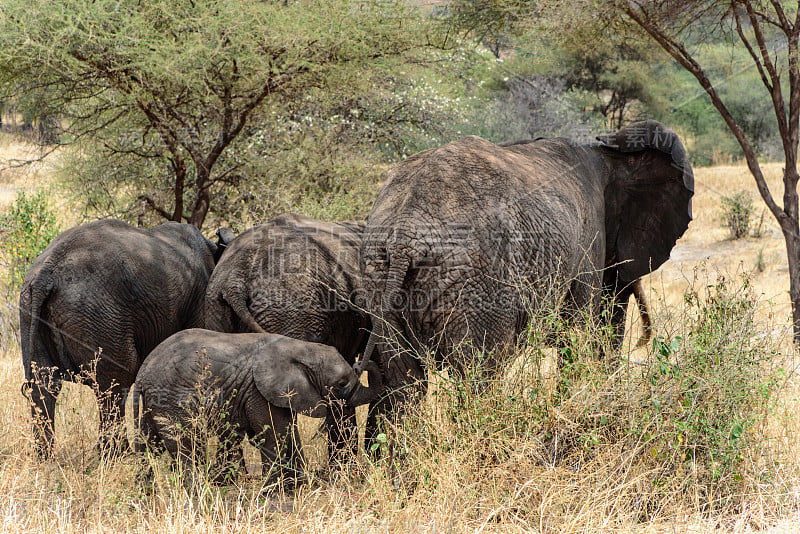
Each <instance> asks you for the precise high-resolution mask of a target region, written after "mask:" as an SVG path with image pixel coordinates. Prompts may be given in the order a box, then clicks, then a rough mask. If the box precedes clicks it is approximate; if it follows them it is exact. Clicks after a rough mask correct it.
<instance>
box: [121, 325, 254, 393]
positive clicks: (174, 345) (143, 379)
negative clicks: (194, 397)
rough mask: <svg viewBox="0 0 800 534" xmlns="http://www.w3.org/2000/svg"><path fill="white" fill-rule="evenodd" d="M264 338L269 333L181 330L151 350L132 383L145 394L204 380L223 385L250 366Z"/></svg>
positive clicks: (186, 385)
mask: <svg viewBox="0 0 800 534" xmlns="http://www.w3.org/2000/svg"><path fill="white" fill-rule="evenodd" d="M265 336H270V334H256V333H242V334H231V333H224V332H216V331H212V330H205V329H201V328H190V329H187V330H181V331H180V332H176V333H175V334H173V335H171V336H170V337H168V338H167V339H165V340H164V341H162V342H161V343H159V344H158V346H156V348H155V349H153V350H152V352H151V353H150V355H149V356H148V357H147V358H146V359H145V361H144V363H143V364H142V366H141V368H140V369H139V373H138V375H137V377H136V382H137V383H139V385H140V387H142V388H143V390H145V391H147V390H148V389H152V388H153V387H160V386H162V385H171V386H175V387H190V386H191V385H192V384H194V383H196V382H198V381H199V380H206V379H207V380H211V382H214V383H217V382H218V385H223V386H224V385H225V384H226V383H228V382H231V381H233V380H234V379H235V378H236V376H237V375H238V374H240V373H241V372H245V370H246V369H249V368H250V367H251V366H252V361H251V360H252V354H253V353H254V352H255V351H256V349H257V348H258V346H259V344H260V343H264V339H265ZM209 385H214V384H209Z"/></svg>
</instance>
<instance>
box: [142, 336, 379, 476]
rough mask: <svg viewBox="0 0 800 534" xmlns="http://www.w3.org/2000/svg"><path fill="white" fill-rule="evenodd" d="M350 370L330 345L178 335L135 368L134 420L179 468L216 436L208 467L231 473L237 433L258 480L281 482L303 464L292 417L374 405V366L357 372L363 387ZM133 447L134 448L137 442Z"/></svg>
mask: <svg viewBox="0 0 800 534" xmlns="http://www.w3.org/2000/svg"><path fill="white" fill-rule="evenodd" d="M359 365H360V364H356V366H355V370H354V368H353V367H350V365H349V364H348V363H347V362H346V361H345V360H344V358H343V357H342V356H341V355H340V354H339V353H338V352H337V351H336V349H334V348H333V347H330V346H327V345H321V344H319V343H311V342H308V341H300V340H297V339H292V338H288V337H285V336H281V335H278V334H262V333H243V334H230V333H222V332H213V331H210V330H202V329H190V330H184V331H182V332H178V333H177V334H174V335H173V336H171V337H170V338H168V339H167V340H166V341H164V342H163V343H161V344H160V345H158V346H157V347H156V348H155V349H154V350H153V352H151V353H150V355H149V356H148V357H147V359H146V360H145V362H144V364H143V365H142V367H141V369H140V370H139V374H138V375H137V377H136V385H135V387H134V390H133V391H134V397H133V399H134V418H135V420H136V422H137V424H138V425H139V429H140V432H141V435H142V437H143V438H144V439H145V440H146V441H147V442H148V443H150V444H152V445H159V444H163V446H164V447H166V449H167V450H168V451H169V453H170V454H171V455H172V457H173V458H176V459H180V460H182V461H183V462H184V463H185V464H186V463H187V462H188V465H191V464H192V463H193V462H194V460H193V458H198V457H200V458H202V457H203V456H204V454H205V450H206V443H207V439H208V438H210V437H217V438H218V440H219V441H218V448H217V467H228V466H230V467H234V468H236V469H241V467H242V464H243V461H242V449H241V441H242V438H243V437H244V436H246V437H247V438H249V439H250V441H251V443H253V445H255V446H256V447H257V448H258V449H259V450H260V452H261V460H262V472H263V474H264V476H265V477H266V478H267V482H275V481H277V480H283V481H285V482H286V483H287V484H288V485H291V484H292V482H293V481H297V480H298V479H301V478H302V467H303V457H302V453H301V451H300V449H299V448H298V447H299V444H300V439H299V435H298V432H297V425H296V424H295V423H296V417H295V416H296V414H298V413H303V414H305V415H309V416H311V417H324V416H325V414H326V411H327V404H328V403H329V402H331V401H335V400H336V399H339V400H343V401H345V402H347V403H348V404H351V405H354V406H357V405H360V404H367V403H370V402H374V401H375V400H377V396H378V395H379V394H380V390H381V388H382V381H381V377H380V371H379V369H378V367H377V366H375V365H374V364H371V362H368V363H366V364H365V365H364V368H365V369H364V370H367V371H368V378H369V386H368V387H365V386H362V385H361V383H360V382H359V375H360V373H361V371H362V369H361V368H360V367H359ZM140 401H141V403H142V409H143V411H142V416H141V419H140V418H139V417H138V414H137V412H138V408H139V402H140ZM136 449H137V451H139V452H142V451H143V449H144V443H142V440H141V439H137V443H136ZM193 451H195V452H194V453H193ZM222 475H224V473H221V474H220V476H222Z"/></svg>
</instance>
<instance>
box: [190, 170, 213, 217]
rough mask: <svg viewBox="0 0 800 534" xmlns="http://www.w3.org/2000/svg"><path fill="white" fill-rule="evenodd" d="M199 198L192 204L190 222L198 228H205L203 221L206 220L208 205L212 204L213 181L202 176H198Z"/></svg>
mask: <svg viewBox="0 0 800 534" xmlns="http://www.w3.org/2000/svg"><path fill="white" fill-rule="evenodd" d="M197 184H198V188H197V198H195V201H194V205H193V206H192V214H191V216H190V217H189V224H193V225H195V226H196V227H197V228H198V229H201V230H202V229H203V222H204V221H205V220H206V214H207V213H208V207H209V206H210V205H211V183H210V182H209V181H208V180H207V179H206V178H202V179H201V177H200V176H198V177H197Z"/></svg>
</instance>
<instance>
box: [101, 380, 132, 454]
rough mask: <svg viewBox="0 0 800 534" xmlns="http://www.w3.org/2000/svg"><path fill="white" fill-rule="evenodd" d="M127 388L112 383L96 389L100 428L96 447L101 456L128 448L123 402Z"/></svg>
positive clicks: (126, 396) (126, 395)
mask: <svg viewBox="0 0 800 534" xmlns="http://www.w3.org/2000/svg"><path fill="white" fill-rule="evenodd" d="M128 391H129V388H127V387H121V386H119V385H117V384H112V385H111V387H109V388H106V389H102V387H101V388H99V389H98V398H97V404H98V408H99V411H100V429H99V436H98V438H97V449H98V450H99V451H100V454H101V455H102V456H106V457H110V456H116V455H118V454H120V453H122V452H123V451H124V450H126V449H127V448H128V437H127V433H126V429H125V402H126V400H127V399H128Z"/></svg>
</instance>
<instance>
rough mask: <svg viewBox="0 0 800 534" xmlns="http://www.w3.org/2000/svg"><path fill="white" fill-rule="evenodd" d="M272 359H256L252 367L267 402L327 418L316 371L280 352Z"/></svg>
mask: <svg viewBox="0 0 800 534" xmlns="http://www.w3.org/2000/svg"><path fill="white" fill-rule="evenodd" d="M270 356H271V357H264V356H260V357H259V356H257V360H256V363H255V364H254V365H253V381H254V382H255V385H256V388H257V389H258V391H259V393H261V395H263V396H264V398H265V399H266V400H267V402H269V403H270V404H272V405H274V406H277V407H280V408H290V409H291V410H292V411H293V412H295V413H302V414H304V415H308V416H311V417H325V415H326V413H327V408H326V404H325V402H324V401H323V400H322V395H320V392H319V390H318V388H317V387H316V379H315V377H314V374H313V371H312V370H311V369H310V368H308V367H307V366H306V365H304V364H303V363H302V361H300V360H299V359H296V358H293V357H292V356H291V355H289V354H286V353H282V352H281V351H280V350H278V351H277V353H276V352H272V353H271V354H270Z"/></svg>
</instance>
